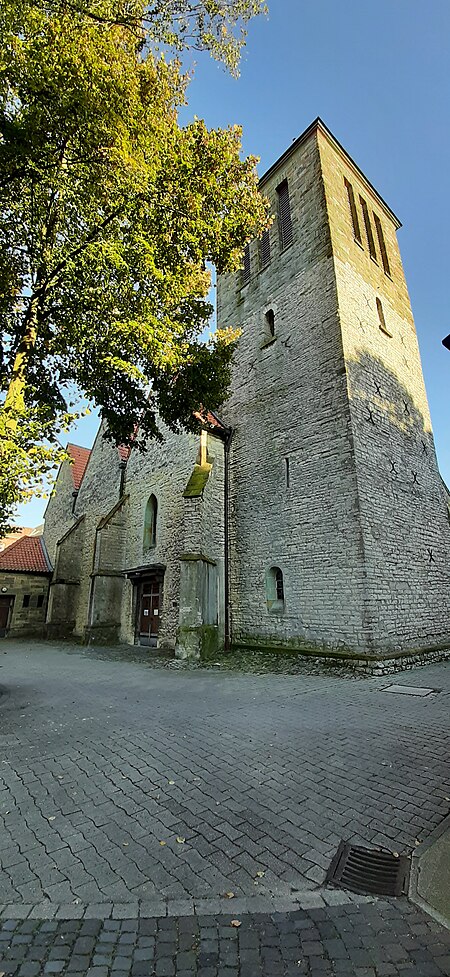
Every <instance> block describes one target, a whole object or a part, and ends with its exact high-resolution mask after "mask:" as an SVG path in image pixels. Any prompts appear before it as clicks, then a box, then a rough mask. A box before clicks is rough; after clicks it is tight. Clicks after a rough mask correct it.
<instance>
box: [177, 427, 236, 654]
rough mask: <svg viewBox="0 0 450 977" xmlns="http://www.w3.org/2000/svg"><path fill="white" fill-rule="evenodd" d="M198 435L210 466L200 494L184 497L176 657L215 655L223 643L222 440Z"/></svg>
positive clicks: (223, 540) (223, 539) (223, 504)
mask: <svg viewBox="0 0 450 977" xmlns="http://www.w3.org/2000/svg"><path fill="white" fill-rule="evenodd" d="M202 437H203V438H204V439H205V449H206V458H205V459H204V460H205V461H206V464H209V465H211V468H210V471H209V474H208V476H207V478H206V481H205V484H204V486H203V489H202V490H201V494H199V495H195V494H194V495H192V494H189V495H188V496H187V497H185V499H184V547H183V556H182V562H181V579H180V616H179V625H180V627H179V634H178V643H177V654H178V655H180V656H181V657H185V656H188V655H189V656H193V657H200V656H203V657H208V656H211V655H214V656H215V655H217V654H218V653H219V652H220V651H222V650H223V647H224V623H225V605H224V594H225V583H224V580H225V573H224V552H225V535H224V507H225V500H224V445H223V442H222V441H221V440H220V439H219V438H217V437H213V436H211V435H210V434H208V435H207V434H206V432H204V433H203V435H202ZM197 491H200V490H199V489H197ZM194 492H195V488H194Z"/></svg>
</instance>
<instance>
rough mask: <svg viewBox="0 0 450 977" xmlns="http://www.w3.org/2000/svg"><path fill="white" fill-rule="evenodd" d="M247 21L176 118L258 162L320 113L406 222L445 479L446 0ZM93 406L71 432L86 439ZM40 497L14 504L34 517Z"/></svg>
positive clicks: (448, 455)
mask: <svg viewBox="0 0 450 977" xmlns="http://www.w3.org/2000/svg"><path fill="white" fill-rule="evenodd" d="M269 7H270V13H269V17H268V18H261V19H259V20H257V21H254V22H253V23H252V24H251V25H250V28H249V36H248V42H247V48H246V50H245V52H244V56H243V60H242V65H241V76H240V78H239V79H238V80H235V79H233V78H231V77H229V76H228V75H227V74H226V73H225V71H224V70H223V69H222V68H220V67H218V66H217V65H215V64H214V63H213V62H211V61H210V60H209V59H208V58H207V56H206V55H205V56H203V55H197V56H196V57H197V63H196V66H195V75H194V79H193V81H192V83H191V86H190V88H189V91H188V98H189V105H188V106H187V108H186V109H184V110H183V115H182V119H183V121H187V120H188V119H189V118H191V117H192V116H193V115H197V116H199V117H201V118H204V119H205V120H206V122H207V124H208V125H209V126H227V125H229V124H234V123H239V124H241V125H242V126H243V129H244V136H243V145H244V151H245V152H246V153H253V154H255V155H257V156H259V157H260V159H261V163H260V172H261V173H263V172H264V170H265V169H267V168H268V167H269V166H270V164H271V163H273V162H274V161H275V160H276V159H277V158H278V156H280V155H281V153H282V152H283V151H284V150H285V149H286V148H287V147H288V146H289V145H290V143H291V142H292V140H293V139H294V138H296V137H297V136H298V135H299V134H300V133H301V132H302V131H303V129H305V128H306V126H308V125H309V123H310V122H312V120H313V119H315V118H316V116H318V115H320V116H321V117H322V119H323V120H324V122H325V123H326V124H327V125H328V127H329V128H330V129H331V130H332V132H333V133H334V135H335V136H336V138H337V139H338V140H339V141H340V142H341V143H342V144H343V145H344V146H345V148H346V149H347V151H348V152H349V153H350V155H351V156H353V158H354V159H355V161H356V162H357V163H358V165H359V166H360V167H361V169H362V170H363V172H364V173H365V174H366V175H367V177H368V178H369V180H370V181H371V182H372V183H373V184H374V185H375V187H376V188H377V190H378V191H379V192H380V193H381V195H382V196H383V197H384V198H385V200H386V201H387V203H388V204H389V205H390V206H391V208H392V209H393V210H394V212H395V213H396V214H397V215H398V217H399V218H400V220H401V221H402V224H403V227H402V228H401V230H400V231H399V243H400V250H401V253H402V257H403V263H404V267H405V273H406V280H407V283H408V288H409V292H410V296H411V302H412V307H413V313H414V317H415V321H416V327H417V333H418V337H419V344H420V349H421V355H422V365H423V370H424V375H425V383H426V387H427V393H428V399H429V403H430V409H431V417H432V422H433V428H434V434H435V440H436V448H437V452H438V459H439V463H440V468H441V472H442V475H443V477H444V479H445V480H446V481H447V482H450V445H449V440H448V437H447V429H448V418H449V416H450V398H449V390H450V352H448V351H446V350H445V349H444V347H443V346H442V345H441V340H442V338H443V336H445V335H447V333H450V274H449V272H450V237H449V226H450V195H449V192H448V175H449V173H450V126H449V116H450V111H449V110H450V81H449V72H448V65H449V62H450V4H449V2H448V0H428V3H427V4H425V3H424V2H423V0H377V3H376V4H373V3H368V2H367V0H345V2H344V3H339V4H337V3H336V2H335V0H309V2H306V0H269ZM94 434H95V421H94V419H93V418H92V417H90V418H87V419H85V420H84V421H82V422H81V423H80V425H79V427H78V430H77V431H74V432H73V434H72V435H71V438H70V440H73V441H75V442H76V443H78V444H85V445H90V444H91V443H92V441H93V437H94ZM44 507H45V504H43V503H42V502H38V501H33V502H31V503H29V504H28V505H26V506H22V507H21V508H20V511H19V513H18V519H17V521H18V522H20V523H22V524H26V525H35V524H37V523H38V522H40V521H41V519H42V513H43V509H44Z"/></svg>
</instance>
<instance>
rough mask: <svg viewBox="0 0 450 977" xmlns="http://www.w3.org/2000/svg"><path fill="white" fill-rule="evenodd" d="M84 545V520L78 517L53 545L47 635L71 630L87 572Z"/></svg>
mask: <svg viewBox="0 0 450 977" xmlns="http://www.w3.org/2000/svg"><path fill="white" fill-rule="evenodd" d="M86 544H87V541H86V521H85V518H84V516H80V518H79V519H77V521H76V522H75V523H74V525H73V526H71V527H70V529H68V530H67V532H66V533H65V534H64V536H63V537H62V538H61V539H60V540H59V541H58V543H57V546H56V555H55V565H54V572H53V578H52V580H51V584H50V595H49V602H48V613H47V625H48V628H47V630H48V633H49V634H52V633H55V632H56V633H59V632H65V633H70V632H71V631H72V630H73V628H74V627H75V621H76V617H77V609H78V602H79V595H80V585H81V580H82V578H83V576H84V575H85V573H86V567H85V562H84V558H85V553H86Z"/></svg>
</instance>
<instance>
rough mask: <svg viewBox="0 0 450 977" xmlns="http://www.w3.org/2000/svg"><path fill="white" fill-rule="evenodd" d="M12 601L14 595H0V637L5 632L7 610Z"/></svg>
mask: <svg viewBox="0 0 450 977" xmlns="http://www.w3.org/2000/svg"><path fill="white" fill-rule="evenodd" d="M13 601H14V597H1V596H0V638H3V637H4V636H5V634H6V629H7V627H8V621H9V612H10V608H11V605H12V603H13Z"/></svg>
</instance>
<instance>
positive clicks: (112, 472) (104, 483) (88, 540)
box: [74, 428, 120, 637]
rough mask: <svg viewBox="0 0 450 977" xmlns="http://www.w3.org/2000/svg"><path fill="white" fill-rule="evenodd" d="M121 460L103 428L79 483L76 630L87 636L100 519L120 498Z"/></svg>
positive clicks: (76, 514) (76, 511) (77, 632)
mask: <svg viewBox="0 0 450 977" xmlns="http://www.w3.org/2000/svg"><path fill="white" fill-rule="evenodd" d="M119 492H120V459H119V455H118V451H117V448H116V447H114V445H111V444H110V443H109V442H108V441H105V439H104V438H103V437H102V428H100V430H99V432H98V434H97V437H96V439H95V442H94V446H93V449H92V452H91V455H90V458H89V461H88V464H87V467H86V471H85V473H84V477H83V481H82V483H81V486H80V490H79V493H78V497H77V501H76V505H75V516H76V517H77V518H79V517H80V516H81V515H84V517H85V524H84V546H83V554H82V574H81V578H80V586H79V593H78V599H77V606H76V617H75V628H74V633H75V634H76V635H78V636H80V637H84V633H85V628H86V626H87V624H88V616H89V604H90V592H91V574H92V571H93V565H94V551H95V533H96V529H97V526H98V523H99V521H100V519H101V518H102V517H103V516H105V515H106V514H107V513H108V512H109V511H110V510H111V509H112V508H113V506H114V505H115V504H116V503H117V502H118V501H119Z"/></svg>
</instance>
